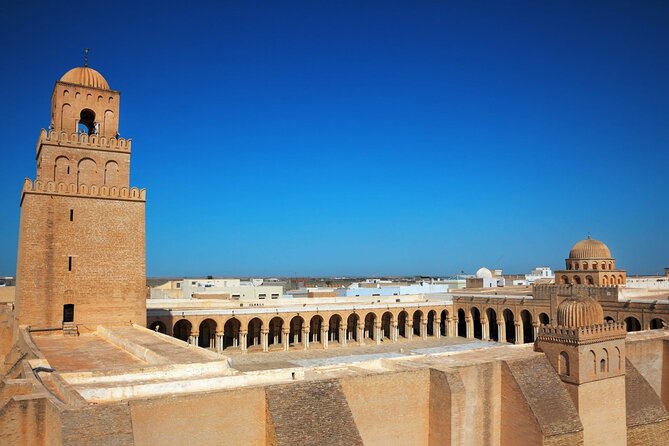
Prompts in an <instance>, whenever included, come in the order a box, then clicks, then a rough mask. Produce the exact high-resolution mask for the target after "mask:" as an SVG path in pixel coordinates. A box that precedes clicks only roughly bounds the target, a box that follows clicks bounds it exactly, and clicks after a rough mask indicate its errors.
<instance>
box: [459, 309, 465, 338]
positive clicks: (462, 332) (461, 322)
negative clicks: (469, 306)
mask: <svg viewBox="0 0 669 446" xmlns="http://www.w3.org/2000/svg"><path fill="white" fill-rule="evenodd" d="M458 336H460V337H461V338H466V337H467V321H466V320H465V310H463V309H462V308H460V309H459V310H458Z"/></svg>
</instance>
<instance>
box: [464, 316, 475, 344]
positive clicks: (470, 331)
mask: <svg viewBox="0 0 669 446" xmlns="http://www.w3.org/2000/svg"><path fill="white" fill-rule="evenodd" d="M465 323H466V324H467V330H466V332H467V339H472V338H473V337H474V324H473V323H472V317H471V316H465Z"/></svg>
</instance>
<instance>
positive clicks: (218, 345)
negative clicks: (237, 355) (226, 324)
mask: <svg viewBox="0 0 669 446" xmlns="http://www.w3.org/2000/svg"><path fill="white" fill-rule="evenodd" d="M216 351H217V352H219V353H220V352H222V351H223V332H222V331H217V332H216Z"/></svg>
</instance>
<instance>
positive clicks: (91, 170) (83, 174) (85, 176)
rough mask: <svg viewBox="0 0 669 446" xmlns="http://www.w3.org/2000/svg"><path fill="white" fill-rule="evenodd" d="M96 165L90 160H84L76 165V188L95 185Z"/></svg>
mask: <svg viewBox="0 0 669 446" xmlns="http://www.w3.org/2000/svg"><path fill="white" fill-rule="evenodd" d="M97 169H98V165H97V164H96V163H95V161H93V160H92V159H90V158H84V159H82V160H81V161H79V164H78V165H77V186H81V185H82V184H87V185H91V184H96V183H98V181H96V180H97V173H98V171H97Z"/></svg>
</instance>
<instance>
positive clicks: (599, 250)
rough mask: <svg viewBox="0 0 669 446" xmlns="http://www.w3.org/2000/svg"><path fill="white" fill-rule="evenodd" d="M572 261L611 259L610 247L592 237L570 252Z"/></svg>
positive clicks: (575, 246) (578, 244) (576, 245)
mask: <svg viewBox="0 0 669 446" xmlns="http://www.w3.org/2000/svg"><path fill="white" fill-rule="evenodd" d="M569 258H570V259H610V258H611V251H610V250H609V247H608V246H606V245H605V244H604V243H602V242H600V241H599V240H595V239H592V238H590V237H588V238H586V239H585V240H581V241H580V242H578V243H576V244H575V245H574V246H573V247H572V248H571V251H569Z"/></svg>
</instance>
